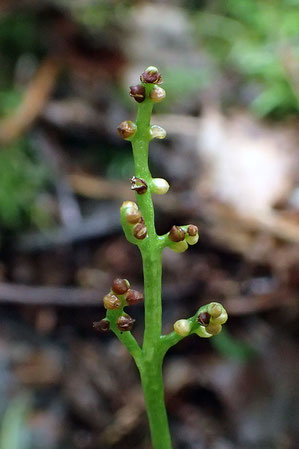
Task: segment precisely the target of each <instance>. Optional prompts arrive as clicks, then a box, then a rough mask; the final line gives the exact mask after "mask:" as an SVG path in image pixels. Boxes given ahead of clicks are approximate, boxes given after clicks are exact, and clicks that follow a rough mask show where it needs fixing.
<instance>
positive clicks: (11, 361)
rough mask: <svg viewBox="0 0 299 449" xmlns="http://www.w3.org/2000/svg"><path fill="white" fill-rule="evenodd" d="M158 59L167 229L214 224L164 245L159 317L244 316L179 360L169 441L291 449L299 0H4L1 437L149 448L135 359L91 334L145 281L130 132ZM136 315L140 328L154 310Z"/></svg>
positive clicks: (159, 164)
mask: <svg viewBox="0 0 299 449" xmlns="http://www.w3.org/2000/svg"><path fill="white" fill-rule="evenodd" d="M148 65H156V66H158V67H159V69H160V71H161V72H162V75H163V78H164V84H163V87H164V88H165V89H166V91H167V99H166V100H165V101H164V102H163V104H162V103H161V104H159V105H157V106H156V107H155V116H154V117H153V123H157V124H160V125H161V126H163V127H164V128H165V129H166V130H167V132H168V135H167V138H166V139H165V140H164V141H159V142H153V143H152V144H151V154H150V163H151V168H152V172H153V175H154V176H157V177H165V178H166V179H167V180H168V181H169V182H170V184H171V190H170V192H169V193H168V194H167V196H166V197H161V198H157V199H155V205H156V221H157V229H158V232H160V233H164V232H167V231H168V230H169V229H170V227H171V226H172V225H173V224H187V223H194V224H196V225H198V226H199V228H200V243H199V244H198V245H197V246H196V247H192V248H190V249H189V250H188V251H187V252H186V253H184V254H175V253H173V252H171V251H168V252H165V256H164V276H163V303H164V306H163V307H164V330H165V332H167V331H170V330H171V329H172V325H173V323H174V321H176V320H177V319H179V318H183V317H188V316H190V315H192V314H193V313H194V311H195V310H196V309H197V308H198V307H199V306H200V305H202V304H204V303H206V302H209V301H211V300H218V301H221V302H222V303H223V304H224V305H225V306H226V307H227V309H228V312H229V315H230V319H229V322H228V324H227V326H226V329H225V332H223V334H221V335H220V336H217V337H215V338H213V339H211V340H204V339H199V338H196V337H190V338H188V339H185V340H184V341H182V342H181V343H180V344H178V345H177V346H176V347H175V348H173V349H172V350H171V351H170V353H169V355H168V356H167V359H166V362H165V383H166V400H167V407H168V411H169V419H170V425H171V431H172V435H173V439H174V446H175V448H176V449H296V448H298V439H299V427H298V422H299V407H298V403H299V396H298V394H299V393H298V380H299V356H298V324H297V323H298V294H299V164H298V162H299V131H298V123H299V119H298V111H299V106H298V105H299V1H298V0H268V1H264V0H226V1H224V2H219V1H213V0H209V1H207V0H206V1H205V0H201V1H195V0H193V1H192V0H189V1H187V0H185V1H183V0H177V1H160V2H148V1H137V0H136V1H133V0H127V1H116V0H114V1H113V0H109V1H101V0H72V1H67V0H48V1H46V0H44V1H40V0H2V1H1V4H0V142H1V147H0V239H1V240H0V245H1V248H0V448H1V449H41V448H42V449H120V448H121V449H129V448H130V449H132V448H134V449H150V447H151V445H150V440H149V433H148V427H147V421H146V416H145V411H144V404H143V400H142V394H141V390H140V386H139V380H138V374H137V371H136V369H135V367H134V365H133V363H132V361H131V359H130V357H129V356H128V354H127V353H126V351H125V349H124V348H123V347H122V346H121V345H120V343H119V342H118V341H117V340H116V338H115V337H114V336H113V335H110V334H109V335H103V336H102V335H99V334H96V333H95V332H94V331H93V329H92V322H93V321H95V320H98V319H100V318H102V317H103V316H104V309H103V305H102V302H101V298H102V297H103V296H104V294H105V293H107V291H108V290H109V286H110V284H111V281H112V279H113V278H115V277H117V276H121V277H125V278H128V279H129V280H130V282H131V284H132V285H133V286H134V287H135V288H138V289H142V268H141V261H140V257H139V254H138V251H137V249H136V248H135V247H133V246H132V245H130V244H128V243H127V242H126V240H125V238H124V236H123V234H122V230H121V227H120V224H119V206H120V204H121V202H122V201H123V200H125V199H130V198H133V197H132V193H131V192H130V189H129V183H128V179H129V177H130V176H132V175H133V174H134V171H133V163H132V156H131V149H130V145H129V144H128V143H127V142H124V141H121V139H120V138H119V137H118V136H117V135H116V132H115V128H116V126H117V125H118V124H119V123H120V122H121V121H122V120H125V119H134V117H135V113H136V104H134V101H133V99H131V98H130V97H129V96H128V86H129V85H132V84H136V83H138V80H139V75H140V73H141V72H142V71H143V70H144V68H145V67H147V66H148ZM130 313H131V312H130ZM132 315H133V316H134V317H135V318H136V324H135V330H134V333H135V336H136V338H137V339H139V341H140V340H141V339H142V329H143V322H142V321H143V308H142V306H140V307H136V308H135V310H132Z"/></svg>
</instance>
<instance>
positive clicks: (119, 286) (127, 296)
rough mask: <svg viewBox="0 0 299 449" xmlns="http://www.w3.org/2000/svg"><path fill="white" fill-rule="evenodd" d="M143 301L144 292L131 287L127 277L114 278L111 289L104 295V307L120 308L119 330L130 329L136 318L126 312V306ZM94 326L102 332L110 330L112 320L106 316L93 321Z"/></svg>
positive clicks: (107, 308) (117, 323)
mask: <svg viewBox="0 0 299 449" xmlns="http://www.w3.org/2000/svg"><path fill="white" fill-rule="evenodd" d="M142 301H143V294H142V293H141V292H138V291H137V290H133V289H131V288H130V283H129V281H127V279H114V281H113V283H112V286H111V291H110V292H109V293H108V294H107V295H106V296H104V307H105V309H106V310H118V311H119V312H120V315H119V316H118V318H117V320H116V327H117V329H118V330H119V331H121V332H125V331H130V330H131V329H132V327H133V324H134V322H135V320H134V319H133V318H132V317H130V315H128V314H127V313H124V311H123V308H124V307H125V306H133V305H135V304H138V303H139V302H142ZM93 327H94V328H95V329H96V330H97V331H100V332H108V331H109V330H110V321H109V320H108V319H107V318H104V319H103V320H101V321H96V322H94V323H93Z"/></svg>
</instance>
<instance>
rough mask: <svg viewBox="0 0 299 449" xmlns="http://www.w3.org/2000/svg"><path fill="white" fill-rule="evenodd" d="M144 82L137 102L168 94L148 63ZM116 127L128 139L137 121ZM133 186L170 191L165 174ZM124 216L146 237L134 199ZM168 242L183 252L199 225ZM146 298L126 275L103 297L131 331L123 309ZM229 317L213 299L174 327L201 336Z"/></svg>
mask: <svg viewBox="0 0 299 449" xmlns="http://www.w3.org/2000/svg"><path fill="white" fill-rule="evenodd" d="M140 81H141V84H138V85H137V86H131V87H130V92H129V93H130V96H131V97H133V98H134V99H135V100H136V101H137V102H138V103H142V102H143V101H144V100H145V99H146V98H149V99H150V100H151V101H152V102H154V103H159V102H160V101H162V100H163V99H164V98H165V95H166V94H165V90H164V89H162V87H160V86H159V84H161V83H162V77H161V75H160V73H159V72H158V69H157V68H156V67H152V66H151V67H148V68H147V69H146V70H145V71H144V72H143V73H142V75H141V76H140ZM117 131H118V133H119V135H120V136H121V137H122V138H124V139H125V140H132V139H133V137H134V135H135V133H136V131H137V126H136V124H135V123H134V122H132V121H130V120H126V121H124V122H122V123H121V124H120V125H119V126H118V128H117ZM165 136H166V132H165V130H164V129H163V128H161V127H160V126H157V125H152V126H150V130H149V136H148V139H149V140H151V139H153V138H158V139H163V138H164V137H165ZM130 181H131V189H132V190H134V191H135V192H136V193H137V194H138V195H144V194H145V193H146V192H147V191H148V190H150V193H156V194H159V195H163V194H165V193H167V191H168V189H169V184H168V182H167V181H166V180H165V179H162V178H151V180H150V185H148V184H147V183H146V182H145V180H144V179H141V178H137V177H136V176H133V177H132V178H131V179H130ZM121 216H122V219H124V220H125V222H126V227H127V228H128V229H129V230H131V232H132V237H135V239H137V241H139V240H143V239H145V238H146V237H147V228H146V224H145V221H144V218H143V216H142V214H141V212H140V210H139V208H138V206H137V204H136V203H135V202H133V201H124V203H123V204H122V206H121ZM163 237H164V242H165V246H168V247H169V248H170V249H172V250H173V251H175V252H184V251H186V249H187V248H188V244H189V245H194V244H195V243H197V241H198V228H197V226H194V225H186V226H173V227H172V228H171V230H170V231H169V232H168V233H167V234H166V235H165V236H163ZM142 300H143V294H142V293H140V292H138V291H136V290H132V289H130V284H129V282H128V281H127V280H126V279H115V280H114V282H113V284H112V288H111V291H110V293H108V295H106V296H105V297H104V307H105V308H106V309H107V310H108V315H109V311H112V310H115V309H119V311H118V312H119V313H118V314H117V320H116V327H117V329H118V330H119V331H121V332H123V331H130V330H131V329H132V326H133V323H134V321H135V320H134V319H133V318H131V317H130V316H129V315H127V314H125V313H124V312H123V308H124V307H125V306H130V305H133V304H137V303H138V302H140V301H142ZM226 320H227V313H226V310H225V309H224V307H223V306H222V305H221V304H219V303H217V302H212V303H210V304H208V305H206V306H204V307H201V308H200V309H199V310H198V312H197V314H196V315H195V316H193V317H192V318H189V319H182V320H178V321H176V323H175V324H174V331H175V332H176V333H177V334H178V335H179V336H181V337H186V336H187V335H189V334H191V333H196V334H197V335H199V336H200V337H211V336H212V335H217V334H219V333H220V332H221V329H222V324H224V323H225V322H226ZM94 327H95V329H96V330H99V331H102V332H106V331H108V330H109V329H110V321H109V319H108V318H105V319H103V320H101V321H99V322H95V323H94Z"/></svg>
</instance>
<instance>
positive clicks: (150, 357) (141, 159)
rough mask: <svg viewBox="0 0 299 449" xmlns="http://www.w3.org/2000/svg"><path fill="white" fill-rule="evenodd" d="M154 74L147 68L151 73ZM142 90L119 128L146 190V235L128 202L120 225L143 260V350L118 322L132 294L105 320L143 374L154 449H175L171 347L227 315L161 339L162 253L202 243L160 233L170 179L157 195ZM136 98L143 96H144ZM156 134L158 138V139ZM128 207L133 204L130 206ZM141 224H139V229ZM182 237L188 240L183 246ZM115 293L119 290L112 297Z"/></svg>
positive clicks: (201, 316)
mask: <svg viewBox="0 0 299 449" xmlns="http://www.w3.org/2000/svg"><path fill="white" fill-rule="evenodd" d="M152 69H153V68H148V69H147V71H150V70H152ZM154 69H155V68H154ZM156 70H157V69H156ZM154 71H155V70H154ZM144 73H146V72H144ZM141 87H142V86H141ZM135 88H137V90H138V89H139V88H140V86H134V88H133V90H134V89H135ZM143 88H144V89H145V95H144V99H143V100H142V102H141V103H138V113H137V118H136V124H133V123H132V122H130V121H126V122H123V123H121V125H120V126H119V128H118V129H119V132H120V134H121V136H122V137H124V138H125V139H127V140H130V141H131V143H132V148H133V156H134V165H135V176H136V178H137V179H138V178H139V182H142V183H143V184H142V185H143V186H144V185H145V186H146V187H147V188H145V191H143V192H142V193H138V192H137V193H136V202H137V205H138V209H139V216H138V215H137V223H138V225H139V226H141V228H142V229H143V230H144V227H146V232H145V235H144V233H143V234H141V236H140V234H138V233H135V232H137V231H136V229H137V228H135V227H134V223H135V224H136V221H135V222H134V220H133V221H132V216H131V218H130V219H129V215H128V212H127V208H129V209H130V208H131V214H132V210H133V209H134V207H135V206H136V205H134V204H133V203H132V202H125V203H124V204H123V206H122V207H121V224H122V227H123V230H124V233H125V236H126V238H127V240H128V241H129V242H131V243H133V244H135V245H137V246H138V248H139V250H140V252H141V256H142V264H143V276H144V300H145V304H144V309H145V329H144V337H143V344H142V347H140V346H139V345H138V343H137V341H136V340H135V338H134V336H133V335H132V334H131V332H130V331H129V329H128V328H125V329H124V328H123V327H120V326H119V323H118V319H120V318H122V319H126V314H125V312H124V307H126V306H127V305H128V302H127V301H126V294H127V293H124V294H119V295H118V298H119V299H120V301H119V303H120V304H121V306H117V308H116V309H113V310H111V309H110V310H107V316H106V319H108V321H109V326H110V329H111V330H112V331H113V332H114V333H115V334H116V336H117V337H118V338H119V340H120V341H121V342H122V343H123V344H124V345H125V346H126V348H127V349H128V351H129V352H130V354H131V355H132V357H133V358H134V360H135V362H136V365H137V367H138V369H139V373H140V377H141V383H142V388H143V392H144V399H145V405H146V411H147V415H148V419H149V425H150V430H151V438H152V444H153V449H172V443H171V437H170V432H169V425H168V419H167V412H166V407H165V399H164V385H163V374H162V366H163V360H164V356H165V354H166V352H167V351H168V349H169V348H170V347H171V346H173V345H175V344H176V343H178V342H179V341H180V340H181V339H182V338H184V337H186V336H187V335H190V334H191V333H196V334H197V335H199V336H200V337H205V338H206V337H211V336H212V335H217V333H219V332H220V331H221V325H222V324H223V323H225V321H226V319H227V313H226V311H225V309H224V308H223V307H222V306H221V304H219V303H210V304H208V305H205V306H202V307H201V308H200V309H199V310H198V311H197V312H196V314H195V315H194V316H193V317H191V318H188V319H183V320H178V321H177V322H176V323H175V324H174V331H173V332H171V333H169V334H168V335H162V298H161V283H162V251H163V249H164V248H165V247H170V248H171V249H173V250H174V251H178V252H181V251H182V250H183V251H184V250H185V249H187V247H188V244H194V243H196V242H197V239H198V230H197V227H196V226H193V225H186V226H182V227H176V226H174V227H173V228H174V229H172V230H171V231H170V232H169V233H167V234H165V235H163V236H159V235H157V233H156V229H155V216H154V205H153V201H152V193H153V192H156V193H158V192H159V193H160V194H163V193H166V192H167V190H168V187H169V186H168V184H167V182H166V181H165V180H161V179H160V180H158V181H162V185H163V187H162V188H160V187H159V189H160V190H158V191H157V190H156V189H157V180H155V181H154V180H153V178H152V175H151V172H150V170H149V166H148V147H149V142H150V140H151V139H152V138H153V136H152V135H151V124H150V119H151V113H152V109H153V100H152V98H151V93H152V92H154V91H153V89H154V85H153V84H148V82H144V83H143ZM162 91H163V90H162ZM132 92H133V91H132ZM156 92H157V90H156V91H155V93H156ZM160 92H161V89H160ZM137 93H138V95H139V92H137ZM160 101H161V100H160ZM160 131H161V130H160ZM162 131H163V130H162ZM122 133H123V134H122ZM155 135H156V136H157V134H155ZM158 136H160V137H161V136H164V133H163V132H162V134H160V135H158ZM158 185H159V184H158ZM165 185H166V188H165ZM160 186H161V184H160ZM152 190H153V192H152ZM126 203H131V205H130V204H126ZM133 206H134V207H133ZM132 207H133V209H132ZM136 210H137V206H136ZM137 212H138V210H137ZM140 213H141V215H140ZM133 217H134V215H133ZM135 217H136V216H135ZM138 219H139V221H138ZM141 223H142V224H141ZM138 225H137V224H136V226H138ZM189 227H190V228H191V229H189ZM194 228H195V231H194ZM135 235H136V237H135ZM137 237H138V238H137ZM181 237H182V238H183V240H184V241H182V238H181ZM139 238H140V239H139ZM180 244H183V246H180ZM113 292H114V290H113V291H112V292H111V293H113ZM114 299H115V296H114ZM213 308H214V309H213ZM207 316H208V321H207V322H205V321H204V322H203V321H202V320H205V319H207ZM127 319H128V316H127ZM202 323H203V325H202ZM106 324H107V323H106ZM120 329H121V331H120ZM206 329H207V330H206Z"/></svg>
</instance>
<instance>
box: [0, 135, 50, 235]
mask: <svg viewBox="0 0 299 449" xmlns="http://www.w3.org/2000/svg"><path fill="white" fill-rule="evenodd" d="M46 179H47V174H46V169H45V167H43V166H42V165H41V164H40V163H39V162H38V161H37V160H36V158H35V157H34V154H33V153H32V151H31V149H30V146H29V143H28V141H27V140H26V139H20V140H18V141H17V142H15V143H13V144H11V145H9V146H7V147H5V148H3V147H2V148H0V225H1V226H4V227H7V228H10V229H16V228H20V227H22V226H24V225H26V224H27V225H29V224H31V225H32V224H33V225H35V226H38V227H40V226H43V225H45V224H46V223H48V221H49V216H48V215H47V213H46V211H45V210H44V209H42V207H40V206H39V205H38V192H40V190H41V189H42V188H43V187H44V185H45V183H46Z"/></svg>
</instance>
